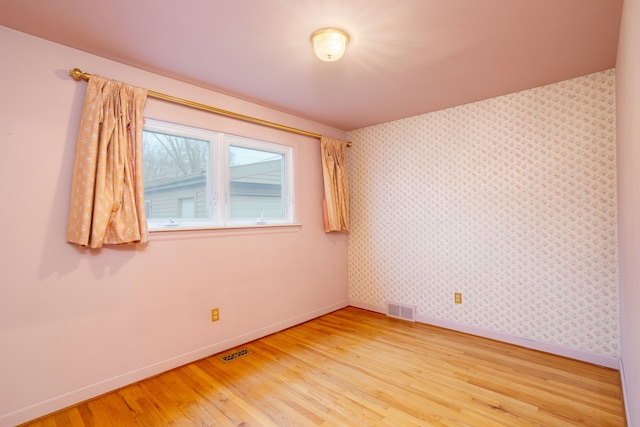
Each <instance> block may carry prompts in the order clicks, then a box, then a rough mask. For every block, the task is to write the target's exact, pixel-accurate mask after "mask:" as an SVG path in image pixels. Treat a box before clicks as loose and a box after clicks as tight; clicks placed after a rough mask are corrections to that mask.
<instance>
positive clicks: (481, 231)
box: [348, 70, 619, 357]
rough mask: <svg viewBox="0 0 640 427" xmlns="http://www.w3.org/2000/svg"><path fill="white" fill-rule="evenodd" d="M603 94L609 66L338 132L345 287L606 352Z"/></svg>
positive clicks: (611, 326)
mask: <svg viewBox="0 0 640 427" xmlns="http://www.w3.org/2000/svg"><path fill="white" fill-rule="evenodd" d="M614 95H615V73H614V70H608V71H605V72H601V73H597V74H593V75H588V76H585V77H581V78H576V79H573V80H569V81H564V82H560V83H557V84H552V85H549V86H544V87H540V88H536V89H532V90H527V91H524V92H519V93H515V94H510V95H507V96H502V97H499V98H494V99H490V100H486V101H480V102H476V103H473V104H468V105H464V106H460V107H455V108H451V109H447V110H443V111H439V112H435V113H431V114H425V115H421V116H416V117H411V118H407V119H403V120H398V121H394V122H390V123H385V124H381V125H377V126H371V127H368V128H364V129H359V130H355V131H351V132H349V134H348V138H349V140H350V141H351V142H353V147H352V148H351V149H350V150H349V167H350V172H349V173H350V176H349V178H350V185H351V209H352V211H351V221H352V222H351V233H350V241H349V292H350V298H351V299H352V300H354V301H357V302H362V303H365V304H369V305H376V306H380V307H381V308H382V307H383V306H384V303H385V301H395V302H400V303H405V304H412V305H416V306H417V312H418V314H421V315H424V316H429V317H433V318H438V319H443V320H447V321H452V322H458V323H463V324H466V325H471V326H474V327H479V328H483V329H487V330H493V331H498V332H501V333H506V334H510V335H514V336H517V337H523V338H527V339H533V340H536V341H540V342H544V343H550V344H557V345H564V346H568V347H572V348H576V349H579V350H582V351H586V352H590V353H597V354H602V355H607V356H613V357H617V356H618V355H619V330H618V326H619V325H618V307H619V302H618V270H617V232H616V227H617V224H616V159H615V148H616V147H615V99H614ZM454 292H461V293H462V295H463V303H462V304H460V305H456V304H454V300H453V294H454Z"/></svg>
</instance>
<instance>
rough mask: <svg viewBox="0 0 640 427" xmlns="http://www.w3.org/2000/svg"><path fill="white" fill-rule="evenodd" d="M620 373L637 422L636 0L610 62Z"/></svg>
mask: <svg viewBox="0 0 640 427" xmlns="http://www.w3.org/2000/svg"><path fill="white" fill-rule="evenodd" d="M616 70H617V71H616V76H617V78H616V81H617V88H616V97H617V98H616V99H617V110H618V117H617V129H618V131H617V140H618V156H617V157H618V224H619V233H618V234H619V259H620V332H621V337H620V338H621V353H622V354H621V355H622V363H621V366H622V372H623V381H624V386H625V394H626V406H627V417H628V420H629V426H630V427H633V426H640V312H639V311H638V307H639V306H640V0H625V2H624V9H623V14H622V26H621V29H620V43H619V46H618V58H617V63H616Z"/></svg>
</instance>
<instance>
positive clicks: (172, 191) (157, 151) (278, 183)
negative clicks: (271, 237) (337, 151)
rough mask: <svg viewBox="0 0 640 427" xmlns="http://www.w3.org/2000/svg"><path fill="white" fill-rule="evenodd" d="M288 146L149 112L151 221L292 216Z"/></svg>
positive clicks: (164, 224)
mask: <svg viewBox="0 0 640 427" xmlns="http://www.w3.org/2000/svg"><path fill="white" fill-rule="evenodd" d="M292 150H293V149H292V148H291V147H289V146H285V145H280V144H274V143H271V142H265V141H258V140H255V139H250V138H244V137H240V136H236V135H227V134H224V133H221V132H213V131H206V130H202V129H195V128H190V127H186V126H180V125H175V124H169V123H163V122H159V121H155V120H147V123H146V124H145V128H144V132H143V159H144V160H143V162H144V165H143V167H144V186H145V190H144V198H145V207H147V220H148V221H149V228H150V229H151V230H158V229H166V228H210V227H225V226H249V225H263V224H292V223H293V212H294V209H293V200H292V192H293V186H292V183H293V151H292ZM152 207H153V209H151V208H152Z"/></svg>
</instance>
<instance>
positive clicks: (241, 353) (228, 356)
mask: <svg viewBox="0 0 640 427" xmlns="http://www.w3.org/2000/svg"><path fill="white" fill-rule="evenodd" d="M247 354H251V350H248V349H246V348H243V349H242V350H238V351H234V352H233V353H229V354H225V355H224V356H222V357H221V358H220V360H222V361H223V362H225V363H228V362H231V361H233V360H236V359H237V358H238V357H242V356H246V355H247Z"/></svg>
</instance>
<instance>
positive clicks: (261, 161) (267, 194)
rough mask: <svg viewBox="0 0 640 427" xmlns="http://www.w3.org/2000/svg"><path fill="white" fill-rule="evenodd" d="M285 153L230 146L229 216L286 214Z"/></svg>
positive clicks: (250, 216) (275, 216)
mask: <svg viewBox="0 0 640 427" xmlns="http://www.w3.org/2000/svg"><path fill="white" fill-rule="evenodd" d="M284 168H285V156H284V154H282V153H274V152H270V151H264V150H257V149H252V148H246V147H238V146H234V145H231V146H229V176H230V178H229V216H230V218H231V219H247V218H250V219H256V220H258V219H260V218H265V219H267V218H271V219H283V218H285V215H286V211H285V197H284V194H285V185H284V182H285V181H284V179H285V173H284Z"/></svg>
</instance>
